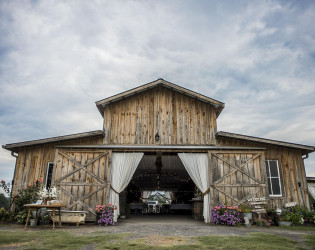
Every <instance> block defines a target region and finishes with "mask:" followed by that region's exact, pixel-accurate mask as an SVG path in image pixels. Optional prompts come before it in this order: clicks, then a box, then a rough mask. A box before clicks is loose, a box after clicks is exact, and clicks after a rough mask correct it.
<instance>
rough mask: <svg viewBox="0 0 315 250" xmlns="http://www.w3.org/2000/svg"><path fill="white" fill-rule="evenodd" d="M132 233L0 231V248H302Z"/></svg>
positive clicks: (255, 236)
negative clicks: (83, 233)
mask: <svg viewBox="0 0 315 250" xmlns="http://www.w3.org/2000/svg"><path fill="white" fill-rule="evenodd" d="M130 236H132V235H130V234H110V235H108V234H100V233H97V234H95V233H90V234H85V235H75V234H72V233H69V232H65V231H36V232H27V231H23V232H19V231H18V232H16V231H0V248H2V247H14V248H20V249H80V248H83V247H85V246H89V245H91V246H93V247H95V248H96V249H140V250H141V249H184V250H185V249H187V250H188V249H300V246H299V245H298V243H297V242H296V241H293V240H291V239H289V238H287V237H283V236H278V235H274V234H265V233H251V234H250V235H249V236H214V235H212V236H203V237H179V236H161V235H150V236H147V237H145V238H138V239H137V238H135V237H130ZM305 243H306V244H308V245H309V246H315V235H305Z"/></svg>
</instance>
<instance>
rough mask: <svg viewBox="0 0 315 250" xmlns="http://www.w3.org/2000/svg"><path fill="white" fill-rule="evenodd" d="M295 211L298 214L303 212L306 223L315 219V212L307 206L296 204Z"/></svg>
mask: <svg viewBox="0 0 315 250" xmlns="http://www.w3.org/2000/svg"><path fill="white" fill-rule="evenodd" d="M293 212H294V213H296V214H301V215H302V216H303V219H304V221H305V223H312V224H313V223H314V221H315V212H312V211H310V210H308V209H307V208H305V207H300V206H296V207H294V208H293Z"/></svg>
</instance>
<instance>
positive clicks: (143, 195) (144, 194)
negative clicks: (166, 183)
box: [141, 191, 152, 202]
mask: <svg viewBox="0 0 315 250" xmlns="http://www.w3.org/2000/svg"><path fill="white" fill-rule="evenodd" d="M151 194H152V191H142V192H141V198H142V202H146V201H147V200H148V198H149V197H150V195H151Z"/></svg>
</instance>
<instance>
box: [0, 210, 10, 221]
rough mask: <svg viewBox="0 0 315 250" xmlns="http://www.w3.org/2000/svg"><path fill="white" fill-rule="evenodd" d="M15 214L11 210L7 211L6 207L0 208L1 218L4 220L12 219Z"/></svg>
mask: <svg viewBox="0 0 315 250" xmlns="http://www.w3.org/2000/svg"><path fill="white" fill-rule="evenodd" d="M12 219H13V214H12V213H11V212H9V211H6V210H5V208H3V207H2V208H0V220H1V221H3V222H9V221H12Z"/></svg>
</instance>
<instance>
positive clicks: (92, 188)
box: [53, 149, 111, 218]
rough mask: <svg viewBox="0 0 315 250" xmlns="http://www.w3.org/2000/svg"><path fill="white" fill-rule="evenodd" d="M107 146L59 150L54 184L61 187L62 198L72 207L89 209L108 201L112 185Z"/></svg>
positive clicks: (93, 213)
mask: <svg viewBox="0 0 315 250" xmlns="http://www.w3.org/2000/svg"><path fill="white" fill-rule="evenodd" d="M110 156H111V152H110V151H108V150H81V151H78V150H76V151H74V150H60V149H59V150H58V149H57V150H56V156H55V163H54V166H55V169H54V174H53V176H54V178H53V179H54V185H56V186H57V187H58V188H60V190H61V194H60V200H62V202H63V203H65V204H66V208H67V209H69V210H73V211H88V212H90V213H89V214H88V218H93V216H95V212H94V210H95V207H96V205H98V204H106V202H107V201H108V192H109V186H110V184H109V183H110V179H109V176H110V174H109V166H110Z"/></svg>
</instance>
